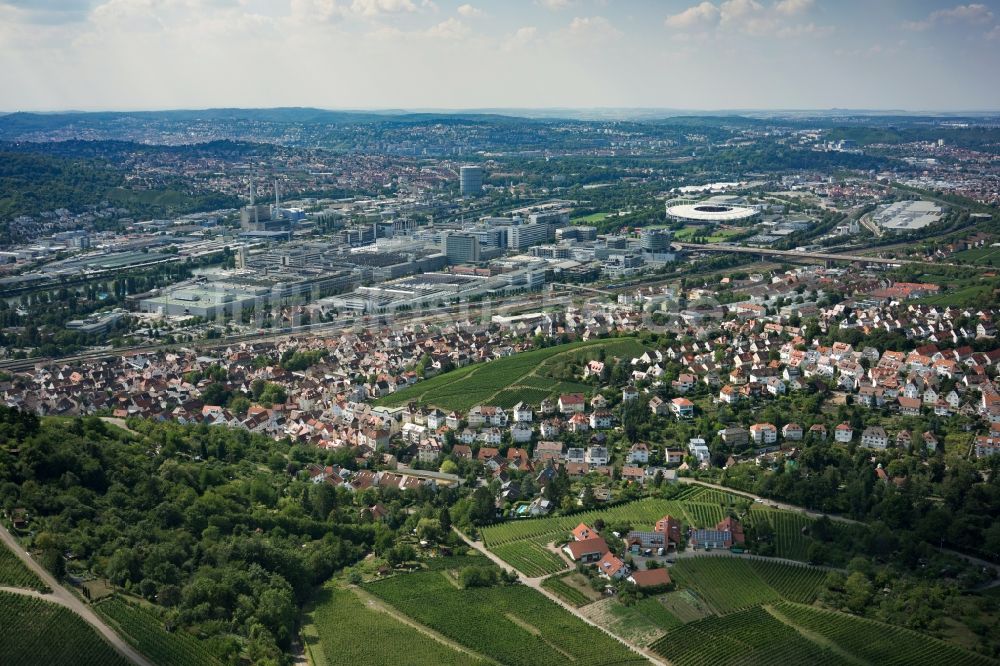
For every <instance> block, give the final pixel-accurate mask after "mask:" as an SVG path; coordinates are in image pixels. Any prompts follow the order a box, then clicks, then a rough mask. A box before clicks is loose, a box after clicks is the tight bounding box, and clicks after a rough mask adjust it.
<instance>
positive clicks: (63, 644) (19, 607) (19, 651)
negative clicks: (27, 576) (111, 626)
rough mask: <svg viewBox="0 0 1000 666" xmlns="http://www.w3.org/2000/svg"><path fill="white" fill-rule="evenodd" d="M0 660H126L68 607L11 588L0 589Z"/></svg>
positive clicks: (79, 664) (100, 665)
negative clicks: (9, 590) (10, 589)
mask: <svg viewBox="0 0 1000 666" xmlns="http://www.w3.org/2000/svg"><path fill="white" fill-rule="evenodd" d="M0 662H2V663H3V664H4V665H5V666H36V665H38V664H73V666H128V664H129V661H128V660H127V659H125V658H124V657H123V656H121V655H120V654H118V652H116V651H115V649H114V648H112V647H111V646H110V645H108V644H107V643H106V642H105V641H104V639H103V638H102V637H101V636H100V634H98V633H97V631H95V630H94V629H93V628H92V627H91V626H90V625H89V624H87V623H86V622H84V621H83V620H82V619H80V617H79V616H77V615H76V614H75V613H73V612H72V611H71V610H69V609H67V608H63V607H62V606H59V605H56V604H52V603H49V602H47V601H43V600H41V599H36V598H32V597H26V596H22V595H20V594H14V593H10V592H0Z"/></svg>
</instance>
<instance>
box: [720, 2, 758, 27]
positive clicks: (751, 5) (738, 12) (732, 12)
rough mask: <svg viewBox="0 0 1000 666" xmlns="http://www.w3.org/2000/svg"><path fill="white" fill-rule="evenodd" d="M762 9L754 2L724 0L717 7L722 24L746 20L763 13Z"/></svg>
mask: <svg viewBox="0 0 1000 666" xmlns="http://www.w3.org/2000/svg"><path fill="white" fill-rule="evenodd" d="M763 9H764V7H763V6H762V5H761V4H760V3H759V2H757V1H756V0H726V2H723V3H722V4H721V5H719V16H720V17H721V18H722V22H723V23H725V22H727V21H740V20H748V19H749V18H750V17H751V16H755V15H757V14H759V13H760V12H761V11H763Z"/></svg>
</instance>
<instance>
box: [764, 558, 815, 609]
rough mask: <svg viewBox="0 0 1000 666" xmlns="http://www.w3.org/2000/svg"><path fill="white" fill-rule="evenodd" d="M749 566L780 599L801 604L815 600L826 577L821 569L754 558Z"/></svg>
mask: <svg viewBox="0 0 1000 666" xmlns="http://www.w3.org/2000/svg"><path fill="white" fill-rule="evenodd" d="M750 566H751V567H752V568H753V570H754V572H756V574H757V575H758V576H760V577H761V579H762V580H763V581H764V582H765V583H767V584H768V585H770V586H771V587H773V588H774V589H775V591H776V592H777V593H778V594H780V595H781V596H782V597H784V598H785V599H788V600H789V601H797V602H799V603H803V604H810V603H812V602H813V601H814V600H815V599H816V595H817V594H819V591H820V589H821V588H822V586H823V581H824V580H825V579H826V575H827V572H826V571H825V570H823V569H816V568H813V567H806V566H801V567H797V566H794V565H791V564H785V563H783V562H770V561H768V560H762V559H756V558H755V559H752V560H750Z"/></svg>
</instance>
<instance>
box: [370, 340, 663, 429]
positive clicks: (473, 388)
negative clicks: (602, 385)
mask: <svg viewBox="0 0 1000 666" xmlns="http://www.w3.org/2000/svg"><path fill="white" fill-rule="evenodd" d="M601 349H603V350H604V352H605V354H606V355H607V356H608V357H612V356H623V357H632V356H638V355H641V354H642V353H643V351H645V348H644V347H643V346H642V345H641V344H640V343H639V342H638V340H636V339H635V338H610V339H607V340H588V341H586V342H574V343H570V344H566V345H557V346H554V347H547V348H544V349H534V350H531V351H527V352H523V353H521V354H516V355H514V356H508V357H506V358H500V359H495V360H491V361H487V362H484V363H477V364H474V365H469V366H466V367H464V368H459V369H457V370H453V371H451V372H447V373H445V374H443V375H438V376H437V377H432V378H431V379H428V380H426V381H421V382H418V383H417V384H415V385H413V386H410V387H407V388H405V389H403V390H401V391H397V392H395V393H393V394H391V395H389V396H386V397H384V398H380V399H379V400H378V401H377V402H378V403H379V404H382V405H390V406H394V405H402V404H404V403H406V402H408V401H410V400H419V401H421V402H425V403H427V404H432V405H436V406H437V407H440V408H442V409H446V410H452V409H455V410H462V411H464V410H467V409H469V408H470V407H473V406H475V405H476V404H479V403H481V402H483V401H486V400H487V399H490V398H491V397H492V396H493V395H494V394H497V393H500V392H505V389H507V388H508V387H512V386H518V385H520V384H521V382H522V381H524V382H525V384H526V385H527V386H530V387H531V388H535V389H540V390H545V391H548V392H549V393H553V392H559V391H563V392H566V391H569V390H583V389H580V388H579V387H581V386H584V385H580V384H577V383H576V382H571V383H568V384H567V383H564V382H562V380H560V379H557V378H555V377H547V376H545V373H546V372H548V371H551V369H552V368H553V365H554V364H555V363H557V362H558V361H559V360H561V359H564V358H565V359H574V360H580V359H587V358H596V357H597V355H598V353H599V351H600V350H601ZM529 380H531V381H529ZM536 380H540V381H536ZM585 388H589V387H585ZM533 395H535V396H537V395H538V394H533ZM510 397H511V396H509V395H508V396H504V399H505V400H509V399H510ZM539 401H540V400H539Z"/></svg>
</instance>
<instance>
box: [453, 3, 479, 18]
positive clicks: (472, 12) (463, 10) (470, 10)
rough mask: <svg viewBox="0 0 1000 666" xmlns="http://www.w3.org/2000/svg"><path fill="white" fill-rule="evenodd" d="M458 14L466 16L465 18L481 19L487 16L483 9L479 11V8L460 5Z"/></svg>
mask: <svg viewBox="0 0 1000 666" xmlns="http://www.w3.org/2000/svg"><path fill="white" fill-rule="evenodd" d="M458 13H459V15H461V16H464V17H465V18H480V17H482V16H485V15H486V13H485V12H484V11H483V10H482V9H479V8H478V7H473V6H472V5H470V4H464V5H459V7H458Z"/></svg>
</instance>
